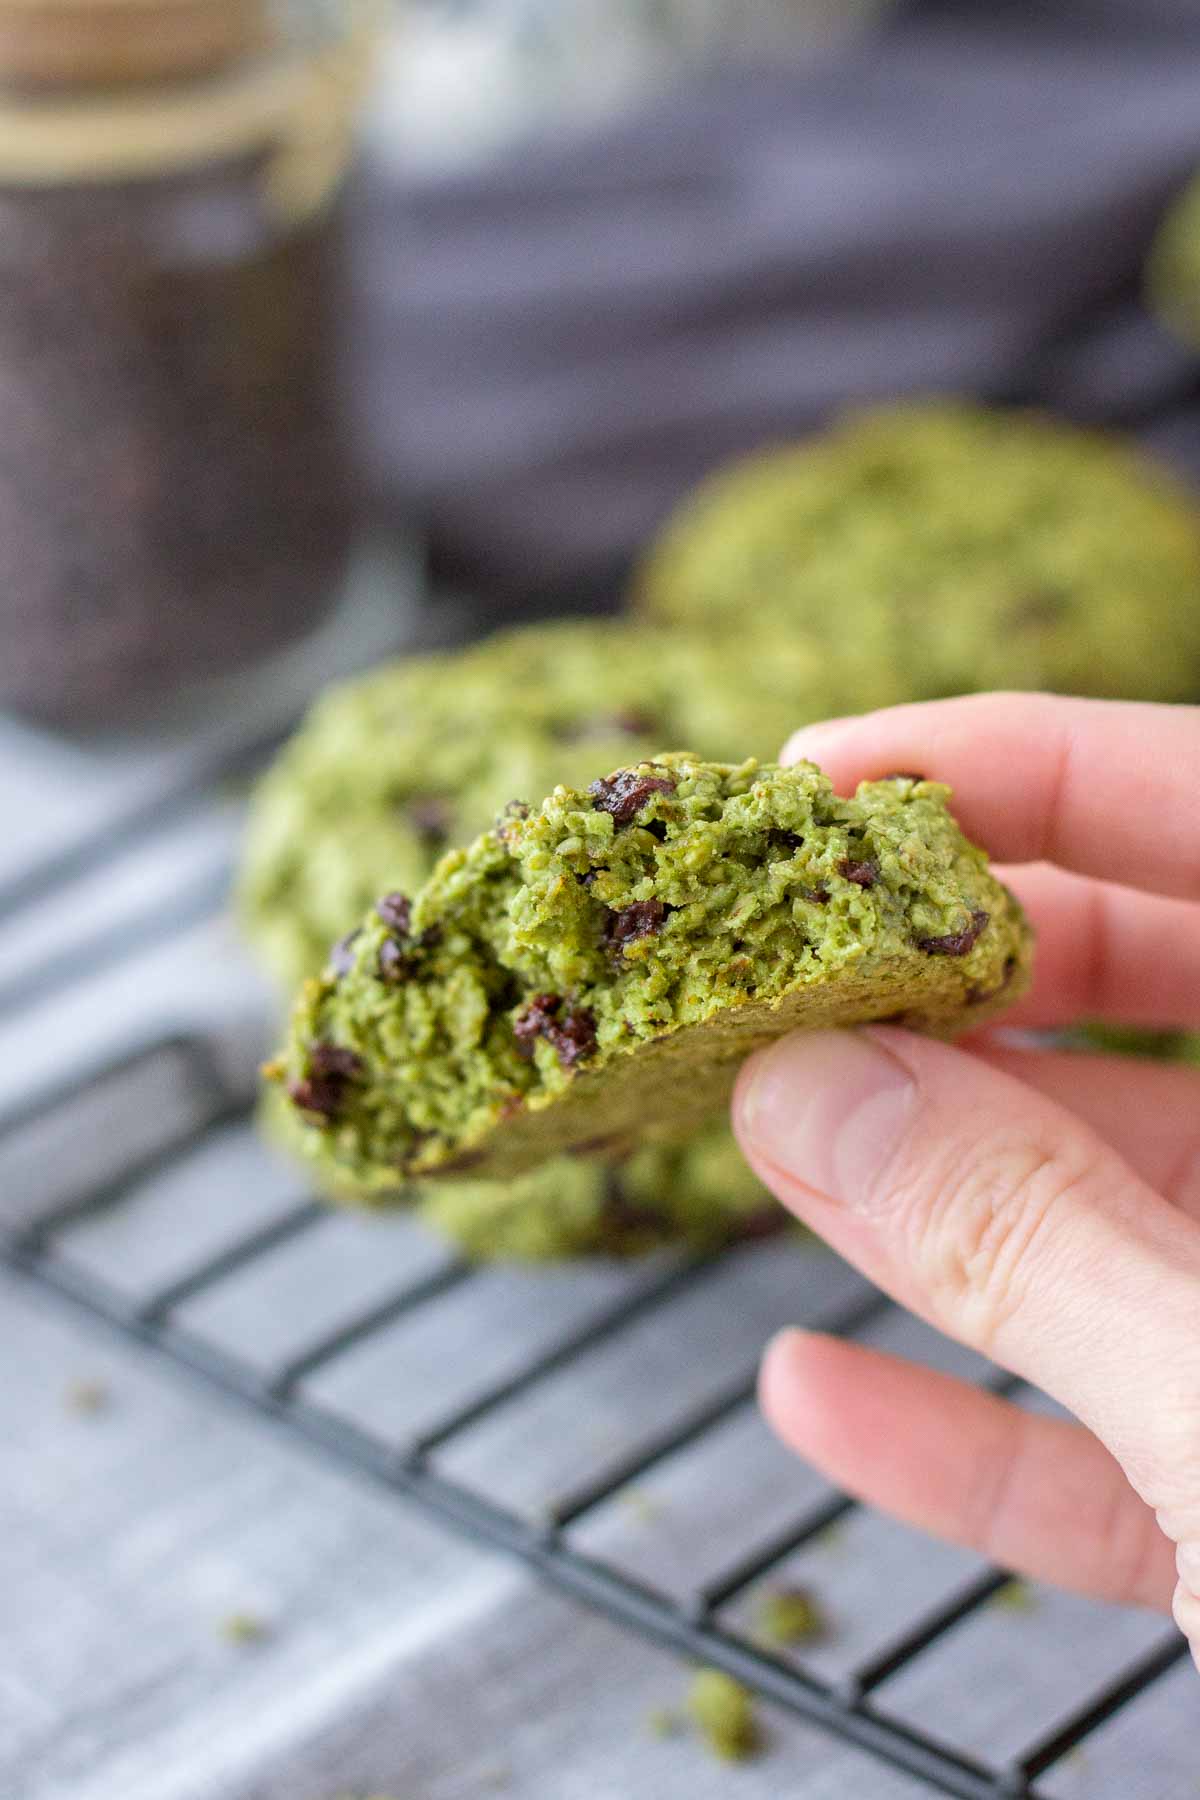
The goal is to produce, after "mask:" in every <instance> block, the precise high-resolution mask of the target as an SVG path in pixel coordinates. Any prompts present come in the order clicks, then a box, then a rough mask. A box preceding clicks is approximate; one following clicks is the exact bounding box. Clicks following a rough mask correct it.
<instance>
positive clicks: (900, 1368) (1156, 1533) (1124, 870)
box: [734, 694, 1200, 1660]
mask: <svg viewBox="0 0 1200 1800" xmlns="http://www.w3.org/2000/svg"><path fill="white" fill-rule="evenodd" d="M802 756H805V757H810V758H811V759H812V760H813V761H814V762H817V763H819V764H820V765H821V766H822V768H824V769H825V770H826V771H827V773H828V774H829V775H830V776H831V778H832V780H833V783H834V786H835V788H836V789H837V791H839V792H841V793H852V792H853V790H854V786H855V784H856V783H857V782H858V781H859V780H861V779H864V778H869V777H871V776H880V775H884V774H886V773H887V772H888V771H890V770H892V769H917V770H920V771H921V772H922V773H924V774H926V775H928V776H929V777H930V778H936V779H938V780H945V781H948V782H949V783H950V785H951V786H952V787H953V789H954V790H955V801H954V810H955V812H956V814H957V815H958V817H959V819H960V822H961V824H962V826H963V829H964V830H965V831H966V832H967V834H968V836H970V837H972V838H975V839H976V840H978V841H979V842H982V843H984V844H986V845H987V846H988V848H989V850H991V851H992V852H993V853H994V854H995V856H996V858H997V860H998V861H1000V862H1002V863H1004V864H1017V865H1021V866H1019V867H1015V868H1014V867H1006V868H1003V869H1002V870H1001V873H1002V875H1003V878H1004V879H1005V880H1006V881H1009V882H1010V883H1011V885H1012V886H1013V888H1014V889H1015V890H1016V892H1017V893H1018V894H1019V895H1020V897H1021V899H1022V901H1023V902H1024V904H1025V905H1026V907H1027V908H1028V910H1029V913H1030V915H1031V917H1032V919H1033V922H1034V924H1035V926H1036V928H1037V931H1038V953H1037V968H1036V973H1035V978H1034V985H1033V989H1032V991H1031V992H1030V994H1028V995H1027V996H1026V997H1025V998H1024V999H1023V1000H1021V1001H1020V1002H1019V1003H1018V1004H1017V1005H1016V1006H1014V1008H1013V1009H1012V1011H1011V1013H1010V1014H1008V1015H1007V1016H1006V1020H1005V1023H1006V1024H1012V1025H1021V1026H1037V1027H1053V1026H1062V1025H1065V1024H1068V1023H1070V1022H1073V1021H1077V1020H1079V1019H1081V1018H1084V1017H1088V1018H1099V1019H1108V1020H1121V1021H1124V1022H1127V1023H1132V1024H1145V1025H1162V1026H1186V1025H1196V1024H1197V1023H1200V831H1197V816H1198V814H1197V803H1196V793H1197V789H1198V788H1200V710H1197V709H1192V708H1179V707H1155V706H1140V705H1137V706H1135V705H1127V704H1115V703H1109V702H1101V701H1086V700H1062V699H1055V698H1052V697H1049V696H1041V695H1003V694H1002V695H987V696H983V697H979V698H973V699H963V700H950V701H943V702H937V703H935V704H931V705H918V706H907V707H900V708H896V709H894V710H892V711H888V712H882V713H875V714H870V715H867V716H865V717H863V718H859V719H845V720H836V721H833V722H831V723H828V724H825V725H820V726H815V727H812V728H810V729H807V730H805V731H802V732H800V733H798V734H797V735H796V736H795V737H794V738H793V739H792V740H791V742H790V743H789V745H788V747H787V750H786V752H785V757H784V760H785V761H795V760H797V758H799V757H802ZM1118 884H1119V885H1118ZM734 1122H735V1126H736V1129H737V1132H738V1136H739V1138H740V1140H741V1144H742V1147H743V1149H744V1151H745V1152H746V1155H747V1156H748V1158H749V1160H750V1162H751V1164H752V1165H753V1167H754V1169H755V1170H756V1172H757V1173H758V1174H759V1176H760V1177H761V1178H762V1180H763V1181H764V1182H765V1183H766V1184H767V1186H768V1187H770V1188H771V1189H772V1191H773V1192H774V1193H775V1194H777V1195H778V1196H779V1198H780V1199H781V1200H782V1201H784V1203H785V1204H786V1205H787V1206H789V1207H790V1208H791V1210H792V1211H793V1212H795V1213H796V1214H797V1215H798V1216H799V1217H800V1218H802V1219H803V1220H804V1221H805V1223H806V1224H808V1225H811V1226H812V1227H813V1229H814V1230H815V1231H817V1232H819V1233H820V1234H821V1236H822V1237H823V1238H825V1239H826V1240H827V1241H828V1242H829V1243H830V1244H832V1245H833V1247H834V1248H835V1249H836V1250H838V1251H839V1252H840V1253H841V1254H842V1255H844V1256H846V1257H848V1258H849V1259H850V1261H852V1262H854V1263H856V1264H857V1265H858V1267H859V1268H861V1269H862V1270H863V1271H864V1272H865V1273H866V1274H867V1275H869V1276H870V1277H871V1279H872V1280H873V1281H875V1282H877V1283H878V1284H879V1285H880V1286H881V1287H883V1288H885V1289H886V1290H887V1291H888V1292H889V1293H890V1294H892V1295H893V1296H894V1298H895V1299H897V1300H899V1301H900V1302H901V1303H902V1304H903V1305H905V1306H907V1307H909V1308H911V1309H912V1310H913V1311H914V1312H917V1313H919V1314H921V1315H922V1316H923V1317H924V1318H926V1319H928V1320H929V1321H930V1322H931V1323H932V1324H933V1325H935V1326H937V1327H939V1328H940V1329H941V1330H943V1331H946V1332H949V1333H950V1334H951V1335H953V1336H954V1337H957V1338H959V1339H961V1340H962V1341H963V1342H964V1343H966V1344H969V1345H971V1346H973V1347H974V1348H975V1349H977V1350H979V1351H982V1352H983V1353H984V1354H985V1355H987V1356H989V1357H994V1358H995V1359H996V1361H998V1362H1000V1363H1002V1364H1003V1365H1004V1366H1005V1367H1006V1368H1008V1369H1011V1370H1013V1371H1015V1372H1016V1373H1017V1374H1019V1375H1021V1376H1023V1377H1026V1378H1027V1379H1028V1380H1030V1381H1031V1382H1034V1383H1036V1384H1037V1385H1038V1386H1040V1387H1042V1388H1044V1389H1045V1390H1046V1391H1047V1392H1048V1393H1049V1394H1051V1395H1053V1396H1054V1397H1055V1398H1056V1399H1058V1400H1059V1401H1061V1402H1063V1403H1064V1404H1065V1405H1066V1406H1067V1407H1069V1408H1070V1410H1071V1411H1072V1412H1073V1413H1074V1414H1075V1416H1076V1418H1077V1419H1078V1420H1079V1421H1080V1423H1078V1424H1076V1423H1072V1422H1068V1421H1064V1420H1061V1419H1054V1418H1046V1417H1042V1416H1039V1415H1036V1414H1032V1413H1029V1412H1025V1411H1022V1410H1021V1409H1020V1408H1018V1407H1016V1406H1014V1405H1012V1404H1011V1403H1010V1402H1008V1401H1006V1400H1002V1399H1000V1398H998V1397H996V1396H995V1395H992V1394H989V1393H986V1392H984V1391H982V1390H980V1389H978V1388H974V1387H971V1386H969V1385H968V1384H966V1383H964V1382H960V1381H956V1380H953V1379H951V1378H950V1377H948V1376H945V1375H941V1374H937V1373H935V1372H934V1371H932V1370H929V1369H924V1368H921V1367H917V1366H914V1365H911V1364H908V1363H904V1362H902V1361H900V1360H898V1359H895V1358H892V1357H889V1356H885V1355H883V1354H881V1353H879V1352H877V1351H875V1350H872V1349H870V1348H868V1347H866V1346H863V1345H857V1344H851V1343H847V1342H843V1341H841V1340H838V1339H835V1338H829V1337H824V1336H820V1335H818V1334H816V1333H811V1332H803V1331H787V1332H784V1333H782V1334H781V1335H780V1336H779V1337H777V1338H776V1339H775V1340H774V1342H773V1343H772V1344H771V1345H770V1347H769V1349H768V1351H767V1354H766V1357H765V1358H764V1362H763V1368H762V1375H761V1382H760V1394H761V1400H762V1405H763V1408H764V1410H765V1412H766V1415H767V1417H768V1419H769V1420H770V1422H771V1423H772V1425H773V1426H774V1428H775V1430H776V1431H777V1432H778V1433H779V1434H780V1436H781V1437H782V1438H783V1439H784V1440H785V1441H786V1442H787V1443H788V1444H790V1445H791V1446H792V1447H793V1448H794V1449H796V1450H797V1451H799V1452H800V1453H801V1454H803V1455H804V1456H805V1457H806V1458H807V1459H809V1460H810V1461H812V1462H814V1463H815V1464H817V1465H818V1466H819V1467H820V1468H822V1469H823V1470H824V1471H825V1472H826V1473H828V1474H829V1475H830V1476H831V1477H832V1478H833V1479H835V1480H836V1481H837V1482H838V1483H840V1484H841V1485H842V1486H844V1487H846V1488H848V1489H850V1490H851V1491H853V1492H855V1493H857V1494H859V1495H861V1496H862V1497H863V1498H865V1499H867V1500H869V1501H871V1502H872V1503H873V1504H875V1505H878V1506H881V1507H883V1508H885V1509H887V1510H888V1511H890V1512H892V1513H895V1514H897V1515H899V1516H900V1517H902V1518H904V1519H907V1520H909V1521H910V1522H911V1523H913V1524H916V1525H919V1526H921V1527H923V1528H925V1529H926V1530H929V1531H932V1532H936V1533H938V1534H939V1535H941V1536H943V1537H949V1538H953V1539H956V1540H958V1541H959V1542H963V1543H967V1544H970V1545H972V1546H974V1547H975V1548H977V1549H979V1550H981V1551H983V1552H985V1553H986V1554H987V1555H988V1556H990V1557H993V1558H994V1559H996V1560H997V1561H999V1562H1001V1563H1002V1564H1004V1565H1005V1566H1007V1567H1009V1568H1013V1569H1017V1570H1020V1571H1022V1572H1024V1573H1026V1574H1029V1575H1032V1576H1035V1577H1040V1578H1044V1579H1047V1580H1050V1581H1054V1582H1058V1583H1059V1584H1061V1585H1063V1586H1066V1587H1074V1588H1079V1589H1082V1590H1084V1591H1086V1592H1089V1593H1093V1594H1097V1595H1102V1596H1104V1597H1106V1598H1108V1599H1112V1600H1118V1601H1124V1602H1129V1603H1135V1604H1140V1605H1145V1606H1150V1607H1161V1608H1162V1609H1163V1610H1166V1609H1167V1608H1168V1607H1170V1606H1171V1605H1172V1589H1174V1601H1173V1607H1174V1614H1175V1618H1176V1620H1177V1622H1178V1624H1179V1626H1180V1628H1181V1629H1182V1631H1183V1632H1184V1633H1185V1634H1186V1636H1187V1637H1188V1639H1189V1642H1190V1644H1191V1646H1192V1652H1193V1656H1195V1657H1197V1659H1198V1660H1200V1073H1197V1071H1195V1070H1194V1069H1190V1068H1182V1067H1173V1066H1168V1065H1155V1064H1153V1063H1149V1062H1137V1061H1134V1060H1131V1059H1127V1058H1126V1059H1118V1058H1112V1057H1102V1056H1095V1055H1088V1054H1074V1055H1072V1054H1067V1053H1063V1052H1059V1051H1054V1050H1038V1049H1020V1048H1015V1047H1012V1046H1005V1045H1003V1044H1001V1043H999V1042H997V1041H994V1040H989V1038H988V1037H987V1036H980V1037H977V1038H975V1039H973V1040H970V1041H968V1042H967V1043H966V1044H965V1045H963V1046H959V1047H954V1046H950V1045H946V1044H941V1043H936V1042H933V1041H931V1040H929V1039H924V1038H919V1037H916V1036H914V1035H912V1034H911V1033H909V1032H906V1031H903V1030H899V1029H897V1028H894V1027H886V1026H874V1027H870V1028H868V1029H863V1030H858V1031H847V1032H819V1033H798V1034H796V1035H794V1036H792V1037H789V1038H784V1039H782V1040H781V1041H780V1042H778V1043H776V1044H774V1045H772V1046H771V1047H770V1048H768V1049H766V1050H764V1051H761V1052H760V1053H759V1054H758V1055H757V1056H755V1057H754V1058H752V1059H751V1061H750V1062H749V1063H748V1064H747V1066H746V1068H745V1069H744V1071H743V1072H742V1076H741V1079H740V1081H739V1084H738V1090H737V1094H736V1097H735V1102H734Z"/></svg>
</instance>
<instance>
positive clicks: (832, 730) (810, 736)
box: [779, 713, 855, 768]
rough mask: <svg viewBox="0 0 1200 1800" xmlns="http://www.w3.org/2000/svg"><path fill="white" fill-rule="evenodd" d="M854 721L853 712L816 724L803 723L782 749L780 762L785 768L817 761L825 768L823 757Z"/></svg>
mask: <svg viewBox="0 0 1200 1800" xmlns="http://www.w3.org/2000/svg"><path fill="white" fill-rule="evenodd" d="M854 723H855V719H854V716H853V714H850V713H842V714H839V715H838V716H837V717H836V718H833V719H821V720H819V721H818V722H817V723H816V724H814V725H802V726H801V727H800V729H799V731H793V733H792V735H791V737H790V738H789V739H788V741H787V743H786V744H785V745H784V746H783V749H782V750H781V751H780V753H779V760H780V762H781V763H782V764H783V766H784V768H787V767H788V766H789V764H791V763H798V762H815V763H818V764H820V766H821V767H822V768H823V767H824V762H823V761H822V758H823V757H824V756H826V755H828V754H829V753H830V751H831V750H832V748H833V746H834V745H835V744H836V743H837V741H838V739H839V738H841V737H843V736H844V735H845V733H846V731H847V730H848V729H849V728H850V727H851V726H853V725H854Z"/></svg>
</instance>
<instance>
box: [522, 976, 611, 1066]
mask: <svg viewBox="0 0 1200 1800" xmlns="http://www.w3.org/2000/svg"><path fill="white" fill-rule="evenodd" d="M513 1036H514V1037H515V1038H516V1040H517V1053H518V1055H520V1056H523V1057H524V1059H525V1061H526V1062H529V1061H530V1060H531V1059H532V1057H533V1046H534V1044H535V1043H536V1042H537V1040H538V1038H545V1040H546V1042H547V1043H548V1044H551V1045H552V1046H553V1048H554V1051H555V1053H556V1055H557V1056H558V1060H559V1062H560V1063H561V1064H562V1066H563V1068H564V1069H570V1068H572V1067H574V1065H575V1064H576V1063H577V1062H580V1061H581V1060H582V1059H583V1058H584V1057H585V1056H590V1055H591V1054H592V1052H593V1051H594V1050H595V1048H596V1018H595V1014H594V1013H593V1012H592V1011H591V1010H590V1008H588V1007H586V1006H572V1005H571V1003H570V1001H568V1000H566V999H564V998H563V996H562V995H561V994H535V995H534V996H533V998H532V1000H530V1001H528V1002H527V1003H526V1005H525V1006H523V1007H522V1008H521V1011H520V1012H519V1013H518V1014H517V1016H516V1018H515V1019H514V1020H513Z"/></svg>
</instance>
